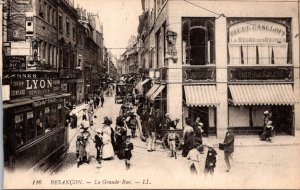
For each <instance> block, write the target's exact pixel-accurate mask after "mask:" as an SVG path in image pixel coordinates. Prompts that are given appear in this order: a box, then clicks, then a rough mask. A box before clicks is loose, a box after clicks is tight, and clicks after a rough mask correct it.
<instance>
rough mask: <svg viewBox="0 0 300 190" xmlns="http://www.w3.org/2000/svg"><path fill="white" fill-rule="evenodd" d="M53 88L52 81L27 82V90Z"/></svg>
mask: <svg viewBox="0 0 300 190" xmlns="http://www.w3.org/2000/svg"><path fill="white" fill-rule="evenodd" d="M44 88H52V80H43V79H41V80H26V90H32V89H33V90H35V89H44Z"/></svg>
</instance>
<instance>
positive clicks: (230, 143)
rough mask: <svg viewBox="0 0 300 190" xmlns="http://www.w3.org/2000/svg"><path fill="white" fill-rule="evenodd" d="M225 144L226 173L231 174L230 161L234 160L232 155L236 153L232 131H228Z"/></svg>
mask: <svg viewBox="0 0 300 190" xmlns="http://www.w3.org/2000/svg"><path fill="white" fill-rule="evenodd" d="M223 144H224V159H225V163H226V167H227V170H226V172H229V170H230V169H231V165H230V161H229V159H231V160H232V154H233V152H234V135H233V132H232V129H228V131H227V133H226V135H225V139H224V142H223Z"/></svg>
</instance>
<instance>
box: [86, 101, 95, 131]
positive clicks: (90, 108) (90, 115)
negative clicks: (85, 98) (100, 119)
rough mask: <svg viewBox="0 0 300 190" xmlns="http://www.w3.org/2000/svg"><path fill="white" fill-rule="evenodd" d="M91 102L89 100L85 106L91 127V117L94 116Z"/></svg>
mask: <svg viewBox="0 0 300 190" xmlns="http://www.w3.org/2000/svg"><path fill="white" fill-rule="evenodd" d="M93 104H94V103H93V100H90V102H89V104H88V106H87V112H88V120H89V123H90V126H93V115H94V107H93Z"/></svg>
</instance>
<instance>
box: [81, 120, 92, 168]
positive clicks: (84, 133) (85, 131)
mask: <svg viewBox="0 0 300 190" xmlns="http://www.w3.org/2000/svg"><path fill="white" fill-rule="evenodd" d="M89 127H90V126H89V123H88V122H86V121H84V122H82V123H81V128H82V129H83V131H82V132H81V134H82V136H83V142H84V145H85V151H86V163H88V164H89V163H90V152H91V149H90V145H91V133H90V132H89V130H88V129H89Z"/></svg>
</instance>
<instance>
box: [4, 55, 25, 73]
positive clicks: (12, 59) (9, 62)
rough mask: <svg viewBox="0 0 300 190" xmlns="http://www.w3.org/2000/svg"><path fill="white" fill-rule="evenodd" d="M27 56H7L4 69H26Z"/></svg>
mask: <svg viewBox="0 0 300 190" xmlns="http://www.w3.org/2000/svg"><path fill="white" fill-rule="evenodd" d="M25 69H26V56H6V59H5V60H4V65H3V70H25Z"/></svg>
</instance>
